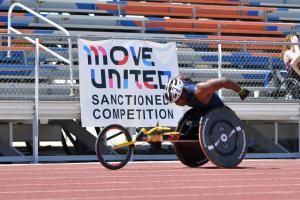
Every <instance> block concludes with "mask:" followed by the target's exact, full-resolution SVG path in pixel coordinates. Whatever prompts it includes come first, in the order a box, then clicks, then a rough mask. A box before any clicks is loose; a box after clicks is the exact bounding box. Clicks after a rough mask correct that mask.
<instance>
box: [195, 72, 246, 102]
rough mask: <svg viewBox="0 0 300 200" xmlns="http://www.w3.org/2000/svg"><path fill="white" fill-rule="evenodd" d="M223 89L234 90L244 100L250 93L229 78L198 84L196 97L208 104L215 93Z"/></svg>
mask: <svg viewBox="0 0 300 200" xmlns="http://www.w3.org/2000/svg"><path fill="white" fill-rule="evenodd" d="M221 88H226V89H229V90H233V91H235V92H236V93H238V94H239V95H240V97H241V99H242V100H244V99H245V98H246V97H247V96H248V95H249V91H248V90H246V89H243V88H241V87H240V86H239V85H238V84H237V83H235V82H233V81H232V80H230V79H227V78H220V79H210V80H208V81H206V82H202V83H198V84H197V85H196V88H195V96H196V97H197V98H198V99H199V100H200V101H202V102H203V103H208V101H209V100H210V98H211V97H212V95H213V93H214V92H215V91H217V90H219V89H221Z"/></svg>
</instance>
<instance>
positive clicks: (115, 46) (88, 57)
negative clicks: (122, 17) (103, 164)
mask: <svg viewBox="0 0 300 200" xmlns="http://www.w3.org/2000/svg"><path fill="white" fill-rule="evenodd" d="M78 56H79V78H80V79H79V80H80V106H81V120H82V126H84V127H96V126H99V127H102V126H107V125H109V124H113V123H116V124H121V125H123V126H125V127H138V126H145V127H148V126H150V127H151V126H155V125H157V124H159V125H162V126H177V122H178V120H179V118H180V117H181V115H182V109H181V108H179V107H177V106H174V105H169V104H168V103H167V101H166V100H165V99H164V96H163V91H164V87H165V84H166V83H167V81H168V79H169V78H170V77H174V76H177V75H178V61H177V54H176V44H175V43H167V44H159V43H154V42H148V41H138V40H104V41H87V40H83V39H79V40H78Z"/></svg>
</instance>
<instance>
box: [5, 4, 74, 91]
mask: <svg viewBox="0 0 300 200" xmlns="http://www.w3.org/2000/svg"><path fill="white" fill-rule="evenodd" d="M15 7H20V8H22V9H24V10H26V11H27V12H29V13H31V14H33V15H34V16H36V17H38V18H40V19H42V20H43V21H45V22H47V23H48V24H50V25H52V26H54V27H55V28H57V29H58V30H60V31H62V32H63V33H65V34H66V36H68V44H69V59H66V58H64V57H63V56H61V55H59V54H58V53H56V52H54V51H52V50H51V49H49V48H47V47H45V46H44V45H42V44H40V43H39V44H38V46H39V47H40V48H42V49H43V50H45V51H47V52H48V53H50V54H51V55H53V56H55V57H56V58H58V59H60V60H62V61H64V62H66V63H67V64H69V66H70V82H71V85H73V84H74V83H73V58H72V40H71V38H70V37H69V36H70V33H69V32H68V31H67V30H66V29H65V28H63V27H62V26H60V25H58V24H56V23H55V22H53V21H51V20H49V19H47V18H46V17H44V16H42V15H41V14H39V13H37V12H35V11H33V10H31V9H30V8H28V7H26V6H24V5H23V4H20V3H14V4H12V5H11V6H10V7H9V10H8V18H7V27H8V28H7V31H8V32H7V33H8V38H7V46H8V47H11V32H12V31H13V32H14V33H16V34H18V35H22V34H23V33H22V32H20V31H18V30H16V29H15V28H13V27H12V26H11V16H12V12H13V9H14V8H15ZM24 38H25V39H26V40H28V41H29V42H31V43H32V44H35V45H36V41H35V40H33V39H32V38H30V37H27V36H24ZM7 56H8V57H10V50H8V53H7Z"/></svg>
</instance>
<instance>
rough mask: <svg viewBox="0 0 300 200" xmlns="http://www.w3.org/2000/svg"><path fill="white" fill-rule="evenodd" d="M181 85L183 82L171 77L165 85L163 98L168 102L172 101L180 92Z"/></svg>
mask: <svg viewBox="0 0 300 200" xmlns="http://www.w3.org/2000/svg"><path fill="white" fill-rule="evenodd" d="M183 86H184V84H183V82H182V81H181V80H180V79H177V78H171V79H170V80H169V81H168V83H167V85H166V86H165V94H164V95H165V98H166V99H167V100H168V101H169V102H170V103H174V102H175V101H176V100H177V99H179V97H180V95H181V94H182V91H183Z"/></svg>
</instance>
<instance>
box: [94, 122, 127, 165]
mask: <svg viewBox="0 0 300 200" xmlns="http://www.w3.org/2000/svg"><path fill="white" fill-rule="evenodd" d="M131 141H132V138H131V135H130V133H129V132H128V131H127V129H125V128H124V127H123V126H121V125H118V124H112V125H109V126H107V127H105V128H104V129H103V130H102V131H101V133H100V134H99V135H98V137H97V140H96V154H97V157H98V159H99V161H100V163H101V164H102V165H103V166H104V167H106V168H107V169H111V170H116V169H120V168H122V167H124V166H125V165H126V164H127V163H128V161H129V160H130V157H131V155H132V151H133V145H124V146H123V147H118V148H116V146H117V145H120V144H126V143H127V142H131Z"/></svg>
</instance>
